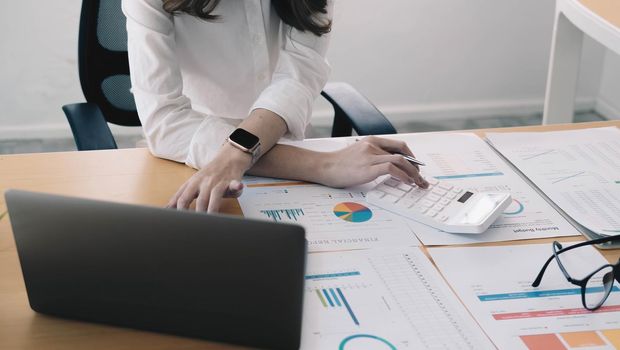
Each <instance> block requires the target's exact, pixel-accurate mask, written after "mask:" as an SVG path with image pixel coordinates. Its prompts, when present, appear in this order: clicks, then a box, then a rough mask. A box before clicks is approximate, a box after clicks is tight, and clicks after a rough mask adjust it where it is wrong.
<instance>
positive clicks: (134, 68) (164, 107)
mask: <svg viewBox="0 0 620 350" xmlns="http://www.w3.org/2000/svg"><path fill="white" fill-rule="evenodd" d="M122 8H123V13H124V14H125V16H126V17H127V36H128V43H127V51H128V53H129V68H130V71H131V85H132V92H133V95H134V98H135V101H136V108H137V110H138V115H139V117H140V121H141V123H142V127H143V130H144V134H145V137H146V141H147V144H148V146H149V149H150V151H151V153H152V154H153V155H155V156H157V157H160V158H166V159H170V160H174V161H177V162H182V163H185V164H187V165H189V166H191V167H193V168H196V169H199V168H202V167H204V166H205V165H206V164H208V163H209V161H211V159H213V157H214V156H215V154H216V153H217V150H218V149H219V147H220V146H221V144H222V143H223V142H224V141H225V140H226V138H227V136H228V135H229V134H230V133H231V132H232V131H233V130H234V129H235V127H234V126H233V125H230V124H228V123H226V122H225V121H224V120H223V119H222V118H219V117H217V116H210V115H205V114H202V113H199V112H198V111H195V110H193V109H192V105H191V101H190V99H189V98H188V97H187V96H185V95H183V79H182V76H181V70H180V68H179V64H178V61H177V58H176V54H175V36H174V23H173V20H172V16H171V15H170V14H168V13H167V12H165V11H164V10H163V8H162V1H161V0H123V2H122Z"/></svg>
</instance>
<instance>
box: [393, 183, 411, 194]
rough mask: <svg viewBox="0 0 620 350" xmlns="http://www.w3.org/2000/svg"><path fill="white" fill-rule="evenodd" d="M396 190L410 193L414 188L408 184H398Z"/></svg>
mask: <svg viewBox="0 0 620 350" xmlns="http://www.w3.org/2000/svg"><path fill="white" fill-rule="evenodd" d="M396 188H398V189H399V190H401V191H405V192H409V191H411V189H412V188H413V186H410V185H407V184H406V183H400V184H398V186H397V187H396Z"/></svg>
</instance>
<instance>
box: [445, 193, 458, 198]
mask: <svg viewBox="0 0 620 350" xmlns="http://www.w3.org/2000/svg"><path fill="white" fill-rule="evenodd" d="M446 198H448V199H454V198H456V193H454V192H449V193H448V194H446Z"/></svg>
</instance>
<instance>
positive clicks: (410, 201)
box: [396, 197, 415, 208]
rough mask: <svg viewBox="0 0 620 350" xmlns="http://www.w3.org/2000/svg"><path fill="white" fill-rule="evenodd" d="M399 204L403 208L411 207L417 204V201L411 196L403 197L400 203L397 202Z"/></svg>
mask: <svg viewBox="0 0 620 350" xmlns="http://www.w3.org/2000/svg"><path fill="white" fill-rule="evenodd" d="M396 204H397V205H400V206H401V207H403V208H410V207H411V206H412V205H414V204H415V201H414V200H413V199H411V198H406V197H405V198H403V199H401V200H400V201H398V203H396Z"/></svg>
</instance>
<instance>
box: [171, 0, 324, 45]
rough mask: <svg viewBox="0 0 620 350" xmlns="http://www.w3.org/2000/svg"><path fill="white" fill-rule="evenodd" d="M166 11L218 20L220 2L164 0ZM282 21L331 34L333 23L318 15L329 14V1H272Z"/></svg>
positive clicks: (314, 31) (301, 27) (214, 0)
mask: <svg viewBox="0 0 620 350" xmlns="http://www.w3.org/2000/svg"><path fill="white" fill-rule="evenodd" d="M163 2H164V10H165V11H166V12H168V13H171V14H178V13H182V12H184V13H187V14H189V15H192V16H196V17H198V18H202V19H205V20H216V19H218V18H219V15H214V14H213V10H215V8H216V7H217V5H218V4H219V3H220V0H163ZM271 3H272V5H273V7H274V8H275V10H276V13H277V14H278V16H280V18H281V19H282V21H283V22H284V23H286V24H288V25H290V26H291V27H294V28H296V29H298V30H301V31H306V30H307V31H309V32H311V33H313V34H314V35H316V36H321V35H323V34H326V33H329V31H330V30H331V22H329V21H328V22H325V21H320V20H319V19H317V15H319V14H321V13H322V14H325V13H327V9H326V7H327V0H271Z"/></svg>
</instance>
